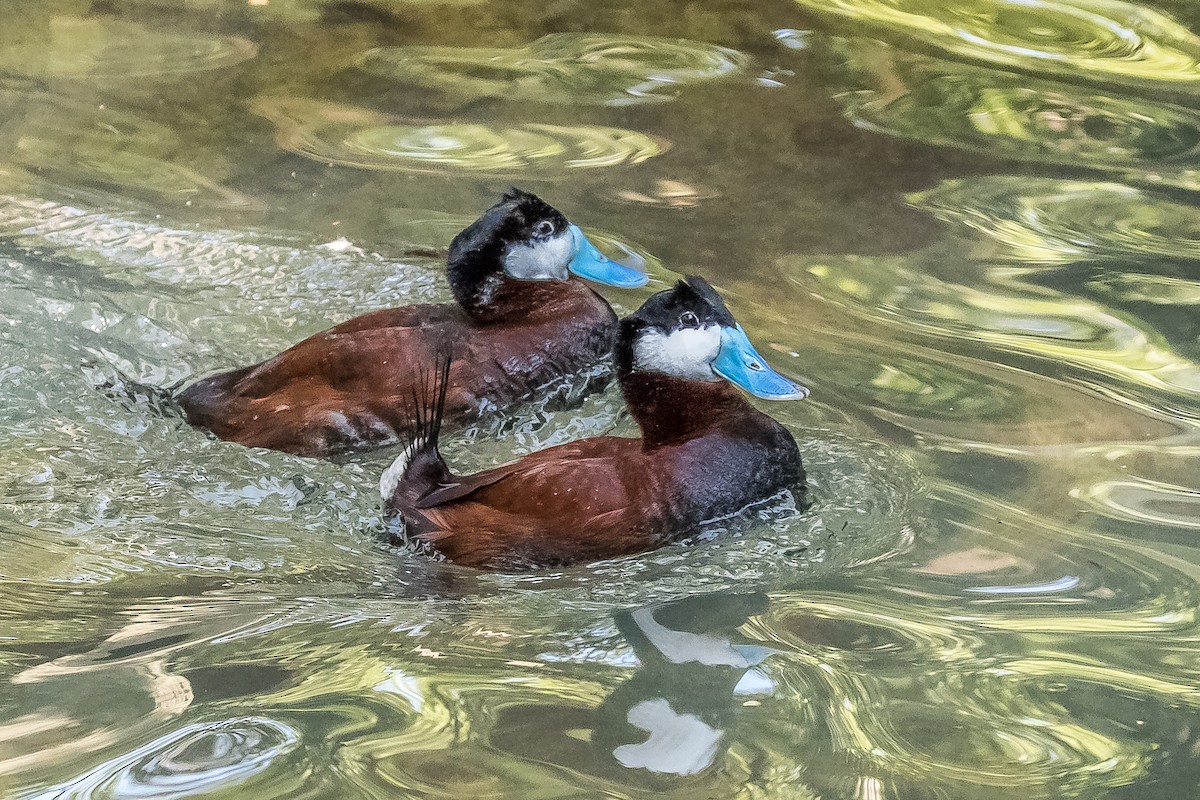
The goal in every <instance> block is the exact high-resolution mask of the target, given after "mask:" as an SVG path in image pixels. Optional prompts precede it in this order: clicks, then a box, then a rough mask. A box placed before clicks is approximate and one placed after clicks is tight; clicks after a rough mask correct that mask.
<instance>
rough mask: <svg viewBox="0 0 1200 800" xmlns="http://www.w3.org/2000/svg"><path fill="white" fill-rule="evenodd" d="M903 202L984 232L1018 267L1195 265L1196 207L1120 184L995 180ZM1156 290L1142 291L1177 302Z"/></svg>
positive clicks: (941, 188) (1199, 253) (954, 185)
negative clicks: (1135, 261) (1138, 262)
mask: <svg viewBox="0 0 1200 800" xmlns="http://www.w3.org/2000/svg"><path fill="white" fill-rule="evenodd" d="M908 201H909V202H910V203H911V204H913V205H914V206H916V207H917V208H921V209H924V210H926V211H928V212H930V213H932V214H933V215H934V216H936V217H938V218H939V219H942V220H945V221H947V222H953V223H956V224H959V225H962V226H964V227H966V228H969V229H971V230H974V231H978V232H980V233H983V234H985V235H986V236H988V237H990V238H992V239H994V240H995V241H996V242H998V243H1000V244H1001V245H1002V246H1003V247H1004V248H1005V249H1006V250H1007V251H1008V252H1007V255H1008V257H1011V258H1013V259H1015V260H1017V261H1020V262H1023V263H1029V264H1045V265H1058V264H1070V263H1074V262H1077V261H1082V260H1096V259H1106V260H1108V259H1111V260H1120V261H1122V262H1125V261H1128V260H1129V259H1131V258H1147V257H1149V258H1153V257H1166V258H1172V259H1189V260H1200V209H1197V208H1196V207H1195V206H1194V205H1190V204H1186V203H1180V202H1178V201H1175V200H1171V199H1170V198H1168V197H1164V196H1162V195H1159V194H1157V193H1154V192H1149V191H1144V190H1141V189H1136V188H1133V187H1131V186H1125V185H1123V184H1119V183H1102V182H1093V181H1072V180H1057V179H1052V178H1030V177H1024V176H1022V177H1017V176H1008V175H997V176H988V177H982V178H971V179H966V180H951V181H945V182H943V183H941V184H940V185H938V186H936V187H934V188H933V189H930V190H928V191H925V192H919V193H916V194H912V195H909V196H908ZM1001 257H1004V255H1002V256H1001ZM1127 277H1128V278H1130V279H1139V278H1142V277H1145V276H1137V275H1128V276H1127ZM1162 288H1163V289H1164V290H1165V291H1167V293H1166V295H1165V296H1163V295H1161V294H1159V293H1158V292H1154V291H1148V292H1147V294H1148V295H1149V297H1150V298H1153V297H1163V299H1162V302H1176V297H1175V296H1174V295H1172V294H1170V293H1169V290H1167V289H1166V287H1165V286H1164V287H1162ZM1182 291H1183V292H1184V294H1186V293H1187V290H1186V289H1183V290H1182Z"/></svg>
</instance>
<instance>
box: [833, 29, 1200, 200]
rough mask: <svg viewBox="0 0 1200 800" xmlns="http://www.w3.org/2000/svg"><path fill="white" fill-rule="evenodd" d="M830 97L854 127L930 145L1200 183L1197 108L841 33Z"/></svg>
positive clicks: (1151, 178)
mask: <svg viewBox="0 0 1200 800" xmlns="http://www.w3.org/2000/svg"><path fill="white" fill-rule="evenodd" d="M839 46H840V48H841V49H842V52H843V54H844V58H845V61H844V64H843V66H842V69H843V78H842V79H841V81H840V85H838V86H837V87H835V92H836V98H837V100H838V102H839V103H841V104H842V107H843V109H844V111H845V114H846V116H847V117H848V118H849V119H850V120H851V121H853V122H854V123H855V124H856V125H859V126H861V127H864V128H868V129H871V130H875V131H879V132H882V133H887V134H891V135H893V136H901V137H904V138H907V139H915V140H918V141H921V142H926V143H928V144H936V145H942V146H949V147H958V148H964V149H968V150H977V151H981V152H985V153H987V154H988V155H991V156H996V157H1003V158H1014V159H1019V160H1023V161H1032V162H1038V163H1047V164H1064V165H1071V166H1086V167H1091V168H1094V169H1101V170H1107V171H1111V172H1117V173H1121V174H1125V175H1128V176H1130V177H1132V178H1134V179H1137V180H1141V181H1144V182H1155V183H1162V184H1168V185H1173V186H1179V187H1182V188H1186V189H1198V188H1200V171H1198V170H1197V169H1196V166H1195V165H1196V162H1197V155H1198V154H1200V112H1197V111H1195V110H1193V109H1191V108H1185V107H1183V106H1177V105H1171V104H1167V103H1158V102H1153V101H1149V100H1146V99H1145V98H1141V97H1135V96H1127V95H1122V94H1116V93H1113V92H1105V91H1093V90H1089V89H1084V88H1080V87H1077V86H1072V85H1070V84H1065V83H1058V82H1055V81H1050V80H1046V79H1044V78H1031V77H1027V76H1023V75H1015V74H1010V73H1003V72H996V71H993V70H987V69H982V68H979V67H971V66H966V65H962V64H958V63H955V62H952V61H942V60H938V59H934V58H930V57H928V56H923V55H917V54H914V53H908V52H905V51H902V50H897V49H895V48H891V47H888V46H887V45H884V44H882V43H880V42H877V41H872V40H841V41H840V44H839Z"/></svg>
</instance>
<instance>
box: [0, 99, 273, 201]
mask: <svg viewBox="0 0 1200 800" xmlns="http://www.w3.org/2000/svg"><path fill="white" fill-rule="evenodd" d="M0 111H2V113H3V119H2V120H0V143H2V144H4V145H5V151H6V152H7V156H6V157H7V158H9V159H11V161H12V162H15V163H16V164H18V165H20V166H22V167H25V168H26V169H29V170H34V171H36V172H37V173H39V174H40V175H43V176H45V177H46V178H49V179H50V180H53V181H56V182H61V183H63V184H66V185H78V186H81V187H91V188H95V189H103V190H109V191H118V192H120V193H122V194H124V195H128V196H132V197H140V198H144V199H149V200H152V201H157V202H166V203H171V204H175V205H180V206H182V205H185V204H186V205H189V206H197V207H199V206H211V207H217V208H254V207H257V205H258V203H257V201H256V200H254V199H253V198H251V197H249V196H247V195H245V194H242V193H241V192H238V191H236V190H234V189H231V188H229V187H227V186H224V185H223V184H222V183H221V181H222V180H223V179H224V178H225V177H226V175H227V174H228V170H229V165H228V162H227V160H226V158H225V157H224V156H223V155H221V154H218V153H216V152H214V151H212V150H206V149H205V150H195V149H191V148H190V147H189V146H188V145H187V144H185V142H184V140H183V139H182V138H181V137H180V136H179V135H178V133H177V132H176V131H174V130H172V129H171V128H170V127H169V126H167V125H164V124H162V123H159V122H156V121H153V120H151V119H149V118H146V117H142V116H139V115H138V114H136V113H133V112H130V111H125V110H122V109H121V108H120V107H119V106H114V107H110V106H109V105H107V104H104V103H81V102H78V101H75V100H72V99H69V98H68V97H67V96H65V95H57V94H50V93H46V92H39V91H29V92H18V91H15V90H11V91H10V90H3V89H0Z"/></svg>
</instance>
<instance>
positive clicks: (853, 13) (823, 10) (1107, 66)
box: [796, 0, 1200, 94]
mask: <svg viewBox="0 0 1200 800" xmlns="http://www.w3.org/2000/svg"><path fill="white" fill-rule="evenodd" d="M796 2H797V3H799V4H800V5H802V6H804V7H805V8H808V9H810V10H812V11H813V12H815V13H817V14H824V15H830V16H834V17H837V18H840V19H844V20H847V21H852V22H853V23H856V24H859V25H867V26H870V27H871V29H872V30H873V31H874V32H876V33H878V34H879V35H881V36H883V37H885V38H889V39H890V40H895V41H897V42H913V43H916V44H918V45H920V46H922V47H931V48H934V49H937V50H940V51H942V52H944V53H947V54H950V55H954V56H959V57H962V58H966V59H970V60H973V61H983V62H987V63H989V64H992V65H995V66H1000V67H1016V68H1019V69H1022V70H1029V71H1031V72H1033V73H1035V74H1038V75H1051V76H1055V77H1060V78H1067V79H1072V80H1082V81H1089V82H1096V83H1100V82H1103V83H1105V84H1108V85H1114V84H1116V85H1120V84H1126V85H1128V86H1131V87H1146V86H1149V87H1154V88H1170V89H1174V90H1177V91H1180V92H1187V93H1189V94H1191V93H1194V92H1196V90H1197V89H1200V37H1197V36H1196V35H1195V34H1194V33H1192V32H1191V31H1190V30H1188V29H1187V28H1185V27H1184V26H1182V25H1180V24H1179V23H1178V22H1176V21H1175V20H1174V19H1172V18H1171V17H1169V16H1168V15H1166V14H1164V13H1162V12H1159V11H1155V10H1152V9H1150V8H1147V7H1145V6H1144V5H1141V4H1136V3H1127V2H1122V0H968V1H967V2H947V0H796Z"/></svg>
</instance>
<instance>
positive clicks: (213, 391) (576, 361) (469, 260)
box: [176, 189, 647, 456]
mask: <svg viewBox="0 0 1200 800" xmlns="http://www.w3.org/2000/svg"><path fill="white" fill-rule="evenodd" d="M447 275H448V278H449V281H450V288H451V290H452V292H453V294H454V299H455V300H456V301H457V304H456V305H414V306H404V307H401V308H391V309H385V310H382V311H375V312H372V313H369V314H364V315H362V316H360V317H356V318H354V319H352V320H349V321H348V322H343V323H342V324H340V325H336V326H334V327H333V328H330V329H329V330H326V331H323V332H321V333H318V334H315V335H313V336H310V337H309V338H307V339H305V340H304V341H302V342H300V343H299V344H297V345H295V346H293V347H292V348H290V349H288V350H285V351H284V352H283V353H280V354H279V355H277V356H275V357H274V358H271V359H268V360H266V361H264V362H262V363H260V364H254V365H251V366H248V367H242V368H241V369H235V370H232V371H229V372H223V373H220V374H218V375H213V376H210V377H207V378H203V379H201V380H199V381H197V382H195V383H193V384H192V385H191V386H188V387H187V388H186V389H184V391H183V392H181V393H180V394H179V395H178V397H177V398H176V399H177V401H178V402H179V404H180V406H182V408H183V410H184V412H185V414H186V416H187V420H188V422H190V423H191V424H193V425H196V426H198V427H201V428H206V429H208V430H209V431H211V432H212V433H214V434H215V435H216V436H217V437H219V438H221V439H227V440H230V441H235V442H240V443H242V444H244V445H249V446H253V447H267V448H271V449H274V450H283V451H286V452H289V453H296V454H298V455H304V456H330V455H336V454H339V453H345V452H348V451H354V450H366V449H371V448H376V447H382V446H386V445H389V444H393V443H394V442H396V441H397V437H398V435H399V432H400V431H403V430H406V429H407V428H408V427H410V425H411V423H412V419H411V418H410V417H408V416H407V415H406V409H409V408H411V406H412V398H413V396H414V393H417V394H420V393H421V392H425V391H428V390H429V389H431V387H430V386H422V385H421V383H420V381H419V379H418V373H419V371H420V369H421V367H423V366H426V365H428V364H430V363H432V362H433V360H434V359H435V356H436V354H437V353H439V352H445V351H447V349H449V350H450V351H452V352H453V353H454V354H455V358H454V360H453V361H452V362H451V363H450V365H449V373H448V376H447V378H446V381H445V384H444V386H443V389H444V391H445V393H446V397H445V399H444V412H445V415H446V417H447V418H448V419H450V420H452V421H465V420H468V419H471V418H475V417H479V416H482V415H484V414H485V413H487V412H489V411H491V410H494V409H503V408H505V407H507V406H510V405H512V404H514V403H516V402H518V401H521V400H524V399H527V398H529V397H531V396H535V395H536V394H537V393H538V392H539V390H542V389H545V388H546V387H547V386H550V385H553V384H554V383H555V382H556V381H558V380H559V379H561V378H563V377H564V376H571V375H575V374H577V373H579V372H580V371H581V370H584V369H586V368H588V367H591V366H593V365H595V364H597V363H598V362H601V361H602V360H604V359H607V358H608V357H609V354H610V353H611V350H612V344H613V338H614V334H615V331H616V324H617V317H616V314H614V313H613V310H612V308H611V307H610V306H609V305H608V303H607V302H606V301H605V300H604V298H602V297H601V296H600V295H598V294H597V293H596V292H595V291H593V290H592V289H591V288H589V287H588V286H587V285H586V284H584V283H583V282H582V281H580V280H578V279H577V277H578V278H586V279H588V280H591V281H595V282H597V283H603V284H608V285H611V286H619V287H636V286H641V285H643V284H644V283H646V280H647V277H646V275H644V274H643V273H641V272H639V271H638V270H635V269H633V268H631V267H627V266H625V265H623V264H620V263H618V262H616V261H611V260H609V259H608V258H605V257H604V256H603V255H602V254H601V253H600V251H599V250H597V249H596V247H595V246H594V245H593V244H592V243H591V242H589V241H588V240H587V238H586V237H585V236H584V235H583V232H582V231H580V229H579V228H578V227H577V226H575V225H572V224H571V223H569V222H568V221H567V219H566V218H565V217H564V216H563V215H562V213H561V212H559V211H558V210H557V209H555V208H554V207H553V206H551V205H549V204H547V203H546V202H544V201H543V200H542V199H541V198H539V197H537V196H535V195H533V194H530V193H528V192H523V191H520V190H518V189H512V190H510V191H509V192H508V193H507V194H505V195H504V196H503V197H502V198H501V199H500V202H498V203H496V205H494V206H492V207H491V208H489V209H488V210H487V211H486V212H485V213H484V215H483V216H482V217H480V218H479V219H478V220H476V221H475V222H474V223H472V224H471V225H470V226H469V227H467V228H466V229H465V230H463V231H462V232H461V233H459V234H458V235H457V236H455V237H454V240H453V241H452V242H451V243H450V253H449V258H448V267H447ZM424 400H432V398H424Z"/></svg>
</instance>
